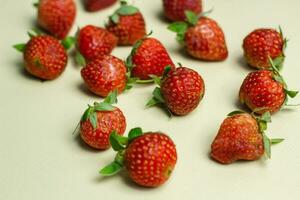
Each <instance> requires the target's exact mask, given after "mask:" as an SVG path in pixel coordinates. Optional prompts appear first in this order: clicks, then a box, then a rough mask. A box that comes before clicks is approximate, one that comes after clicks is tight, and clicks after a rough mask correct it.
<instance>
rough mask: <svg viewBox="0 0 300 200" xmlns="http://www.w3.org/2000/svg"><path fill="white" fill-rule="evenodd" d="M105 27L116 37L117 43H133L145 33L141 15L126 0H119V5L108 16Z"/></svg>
mask: <svg viewBox="0 0 300 200" xmlns="http://www.w3.org/2000/svg"><path fill="white" fill-rule="evenodd" d="M106 29H107V30H108V31H109V32H111V33H113V34H114V35H115V36H117V37H118V44H119V45H133V44H134V43H135V42H136V41H138V40H140V39H142V38H143V37H144V36H145V35H146V27H145V21H144V18H143V15H142V14H141V12H140V11H139V9H138V8H136V7H134V6H131V5H127V3H126V1H121V7H120V8H119V9H117V10H116V11H115V12H114V13H113V15H111V16H110V17H109V22H108V24H107V25H106Z"/></svg>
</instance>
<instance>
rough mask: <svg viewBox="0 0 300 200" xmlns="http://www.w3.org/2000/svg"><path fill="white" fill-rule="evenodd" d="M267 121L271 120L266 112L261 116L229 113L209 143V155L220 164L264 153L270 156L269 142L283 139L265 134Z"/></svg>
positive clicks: (237, 112)
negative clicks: (272, 137) (271, 137)
mask: <svg viewBox="0 0 300 200" xmlns="http://www.w3.org/2000/svg"><path fill="white" fill-rule="evenodd" d="M268 122H271V118H270V113H268V112H266V113H265V114H264V115H262V116H261V117H257V116H255V115H250V114H248V113H244V112H242V111H234V112H232V113H229V114H228V117H227V118H226V119H225V120H224V121H223V122H222V124H221V127H220V129H219V131H218V134H217V136H216V138H215V139H214V141H213V143H212V144H211V157H212V158H213V159H214V160H216V161H218V162H220V163H222V164H230V163H233V162H235V161H237V160H257V159H259V158H260V157H262V156H263V155H264V154H265V155H266V157H267V158H270V157H271V144H276V143H280V142H282V141H283V139H281V138H276V139H269V138H268V137H267V136H266V134H265V133H264V131H265V130H266V128H267V123H268Z"/></svg>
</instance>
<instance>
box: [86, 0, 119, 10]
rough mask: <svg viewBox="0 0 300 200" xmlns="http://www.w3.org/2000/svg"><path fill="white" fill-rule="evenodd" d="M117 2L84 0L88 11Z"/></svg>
mask: <svg viewBox="0 0 300 200" xmlns="http://www.w3.org/2000/svg"><path fill="white" fill-rule="evenodd" d="M116 2H117V0H84V5H85V9H86V10H87V11H90V12H94V11H98V10H102V9H104V8H107V7H109V6H111V5H113V4H114V3H116Z"/></svg>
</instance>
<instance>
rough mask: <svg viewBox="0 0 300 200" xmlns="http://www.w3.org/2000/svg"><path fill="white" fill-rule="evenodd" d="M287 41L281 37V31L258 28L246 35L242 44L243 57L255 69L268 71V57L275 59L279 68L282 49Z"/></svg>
mask: <svg viewBox="0 0 300 200" xmlns="http://www.w3.org/2000/svg"><path fill="white" fill-rule="evenodd" d="M286 43H287V39H286V38H284V37H283V34H282V31H281V29H280V32H278V31H276V30H275V29H267V28H260V29H256V30H254V31H252V32H251V33H250V34H249V35H247V36H246V37H245V39H244V42H243V49H244V56H245V58H246V60H247V62H248V64H249V65H250V66H252V67H254V68H257V69H268V68H270V67H271V65H270V62H269V59H268V57H271V58H272V60H275V59H276V62H277V63H279V68H281V67H282V64H283V61H284V57H285V55H284V49H285V47H286Z"/></svg>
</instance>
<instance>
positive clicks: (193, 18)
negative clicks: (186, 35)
mask: <svg viewBox="0 0 300 200" xmlns="http://www.w3.org/2000/svg"><path fill="white" fill-rule="evenodd" d="M184 14H185V17H186V21H187V22H188V23H190V24H191V25H192V26H195V25H196V24H197V22H198V16H197V14H196V13H194V12H192V11H190V10H186V11H184Z"/></svg>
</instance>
